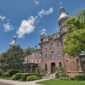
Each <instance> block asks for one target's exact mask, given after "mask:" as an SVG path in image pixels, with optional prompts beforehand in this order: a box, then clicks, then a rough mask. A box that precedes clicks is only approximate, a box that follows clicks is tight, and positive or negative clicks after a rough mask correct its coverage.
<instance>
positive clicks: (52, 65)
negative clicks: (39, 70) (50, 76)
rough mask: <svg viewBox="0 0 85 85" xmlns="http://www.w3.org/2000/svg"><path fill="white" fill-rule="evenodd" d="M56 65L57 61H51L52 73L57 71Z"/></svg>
mask: <svg viewBox="0 0 85 85" xmlns="http://www.w3.org/2000/svg"><path fill="white" fill-rule="evenodd" d="M55 69H56V65H55V62H53V63H51V73H55V71H56V70H55Z"/></svg>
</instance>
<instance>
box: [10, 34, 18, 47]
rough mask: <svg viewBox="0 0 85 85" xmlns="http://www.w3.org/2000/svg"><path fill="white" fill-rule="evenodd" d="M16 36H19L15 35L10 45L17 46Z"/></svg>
mask: <svg viewBox="0 0 85 85" xmlns="http://www.w3.org/2000/svg"><path fill="white" fill-rule="evenodd" d="M16 38H17V36H16V35H15V36H14V37H13V40H12V41H11V42H10V46H16Z"/></svg>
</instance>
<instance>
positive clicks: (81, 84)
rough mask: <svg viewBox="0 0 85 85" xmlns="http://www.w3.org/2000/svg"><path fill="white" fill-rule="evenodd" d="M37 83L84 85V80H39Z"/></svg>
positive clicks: (44, 84) (47, 84) (46, 84)
mask: <svg viewBox="0 0 85 85" xmlns="http://www.w3.org/2000/svg"><path fill="white" fill-rule="evenodd" d="M38 84H43V85H85V81H76V80H57V79H55V80H45V81H40V82H38Z"/></svg>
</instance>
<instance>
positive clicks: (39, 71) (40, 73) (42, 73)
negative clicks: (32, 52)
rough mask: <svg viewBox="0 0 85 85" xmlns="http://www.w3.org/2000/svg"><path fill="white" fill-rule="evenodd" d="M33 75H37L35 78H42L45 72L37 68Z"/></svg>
mask: <svg viewBox="0 0 85 85" xmlns="http://www.w3.org/2000/svg"><path fill="white" fill-rule="evenodd" d="M35 73H36V74H37V76H39V77H42V76H45V74H46V71H45V70H43V69H41V68H40V67H38V68H37V69H36V71H35Z"/></svg>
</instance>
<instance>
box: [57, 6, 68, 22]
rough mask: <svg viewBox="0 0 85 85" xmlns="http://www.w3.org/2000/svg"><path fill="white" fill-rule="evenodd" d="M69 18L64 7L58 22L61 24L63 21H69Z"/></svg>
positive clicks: (61, 9)
mask: <svg viewBox="0 0 85 85" xmlns="http://www.w3.org/2000/svg"><path fill="white" fill-rule="evenodd" d="M68 17H69V16H68V14H67V13H66V12H65V9H64V8H63V7H61V8H60V16H59V18H58V21H59V22H60V21H61V20H63V19H67V18H68Z"/></svg>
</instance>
